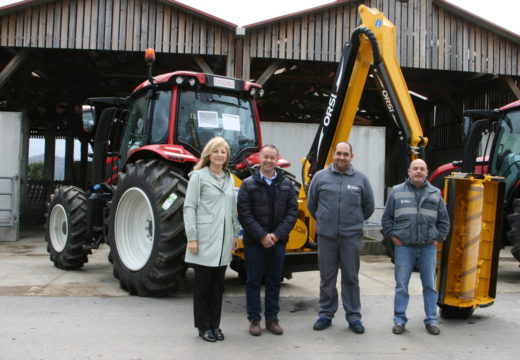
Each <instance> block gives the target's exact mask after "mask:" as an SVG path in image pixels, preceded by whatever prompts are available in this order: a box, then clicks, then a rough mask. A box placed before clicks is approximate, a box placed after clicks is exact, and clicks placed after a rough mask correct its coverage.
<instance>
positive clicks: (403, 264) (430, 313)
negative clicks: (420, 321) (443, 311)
mask: <svg viewBox="0 0 520 360" xmlns="http://www.w3.org/2000/svg"><path fill="white" fill-rule="evenodd" d="M394 257H395V298H394V322H395V323H400V324H406V322H407V321H408V319H407V318H406V308H407V307H408V300H409V299H410V295H409V294H408V283H409V282H410V276H411V275H412V271H413V269H414V267H415V266H417V268H418V269H419V272H420V274H421V282H422V287H423V299H424V312H425V314H426V317H425V318H424V323H425V324H431V323H436V322H437V298H438V293H437V290H436V288H435V270H436V269H435V266H436V263H437V246H435V245H428V246H407V245H403V246H396V247H395V252H394Z"/></svg>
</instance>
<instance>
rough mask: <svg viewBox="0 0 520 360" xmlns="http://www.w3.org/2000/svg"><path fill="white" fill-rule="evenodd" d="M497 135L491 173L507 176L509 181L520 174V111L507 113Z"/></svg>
mask: <svg viewBox="0 0 520 360" xmlns="http://www.w3.org/2000/svg"><path fill="white" fill-rule="evenodd" d="M495 136H496V140H495V149H494V153H493V160H492V169H491V173H492V174H496V175H499V176H503V177H505V178H506V183H507V182H508V179H511V181H513V180H515V179H517V178H518V175H519V174H520V111H512V112H509V113H507V114H506V115H505V117H504V118H503V119H502V121H500V125H499V128H498V130H497V133H496V135H495ZM508 185H509V184H508Z"/></svg>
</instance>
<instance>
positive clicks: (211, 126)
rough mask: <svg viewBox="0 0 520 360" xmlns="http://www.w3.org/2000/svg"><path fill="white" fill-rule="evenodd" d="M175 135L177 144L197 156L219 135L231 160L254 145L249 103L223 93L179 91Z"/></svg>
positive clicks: (253, 121)
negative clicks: (223, 140)
mask: <svg viewBox="0 0 520 360" xmlns="http://www.w3.org/2000/svg"><path fill="white" fill-rule="evenodd" d="M176 134H177V135H176V136H177V142H178V143H180V144H182V145H184V146H186V147H187V148H189V149H190V150H191V151H195V152H197V153H199V154H200V153H201V152H202V149H203V148H204V145H206V143H207V142H208V141H209V140H210V139H211V138H213V137H215V136H222V137H223V138H224V139H226V141H227V142H228V143H229V145H230V147H231V159H233V158H234V157H235V156H236V155H237V154H238V153H239V152H240V150H242V149H245V148H251V147H256V146H258V141H257V136H256V130H255V119H254V115H253V110H252V106H251V101H250V100H249V99H248V98H240V97H238V96H232V95H227V94H217V93H212V92H203V91H197V92H194V91H193V90H183V91H181V93H180V99H179V112H178V121H177V129H176Z"/></svg>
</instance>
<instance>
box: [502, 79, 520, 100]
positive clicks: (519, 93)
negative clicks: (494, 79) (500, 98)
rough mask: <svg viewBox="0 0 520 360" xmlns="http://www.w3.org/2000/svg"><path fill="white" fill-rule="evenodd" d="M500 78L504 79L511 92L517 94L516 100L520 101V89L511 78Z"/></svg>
mask: <svg viewBox="0 0 520 360" xmlns="http://www.w3.org/2000/svg"><path fill="white" fill-rule="evenodd" d="M500 78H501V79H502V81H504V82H505V83H506V85H507V86H508V87H509V90H511V92H512V93H513V94H515V96H516V98H517V99H520V89H519V88H518V86H517V85H516V84H515V82H514V80H513V79H512V78H511V76H501V77H500Z"/></svg>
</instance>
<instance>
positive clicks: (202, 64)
mask: <svg viewBox="0 0 520 360" xmlns="http://www.w3.org/2000/svg"><path fill="white" fill-rule="evenodd" d="M193 59H194V60H195V62H196V63H197V65H198V66H199V67H200V68H201V70H202V71H203V72H205V73H206V74H214V72H213V70H212V69H211V66H209V65H208V63H207V62H206V60H204V59H203V58H202V56H200V55H193Z"/></svg>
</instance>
